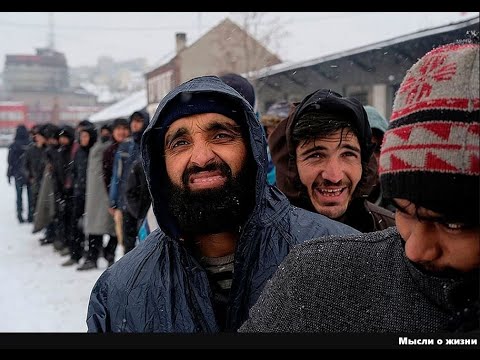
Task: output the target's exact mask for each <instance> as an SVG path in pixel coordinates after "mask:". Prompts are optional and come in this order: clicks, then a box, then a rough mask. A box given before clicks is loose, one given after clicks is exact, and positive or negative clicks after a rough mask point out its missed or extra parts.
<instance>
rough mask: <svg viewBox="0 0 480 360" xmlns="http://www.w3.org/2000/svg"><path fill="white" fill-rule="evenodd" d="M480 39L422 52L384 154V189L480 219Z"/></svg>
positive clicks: (455, 215) (452, 214) (401, 93)
mask: <svg viewBox="0 0 480 360" xmlns="http://www.w3.org/2000/svg"><path fill="white" fill-rule="evenodd" d="M479 61H480V59H479V44H478V42H477V43H470V42H469V43H453V44H448V45H444V46H441V47H439V48H436V49H434V50H432V51H430V52H429V53H427V54H426V55H424V56H423V57H422V58H421V59H420V60H419V61H418V62H417V63H416V64H414V65H413V66H412V67H411V68H410V70H409V71H408V72H407V74H406V76H405V78H404V79H403V81H402V84H401V85H400V88H399V90H398V92H397V94H396V96H395V101H394V104H393V112H392V116H391V119H390V124H389V127H388V130H387V132H386V133H385V136H384V142H383V145H382V150H381V155H380V167H379V172H380V179H381V183H382V187H383V192H384V196H386V197H388V198H402V199H408V200H410V201H412V202H413V203H415V204H416V205H417V206H422V207H425V208H427V209H430V210H433V211H436V212H438V213H440V214H444V215H446V216H448V217H449V218H450V219H456V220H458V221H461V222H468V223H473V224H478V223H479V207H480V206H479V189H480V181H479V180H480V146H479V145H480V122H479V118H480V116H479V115H480V99H479V91H480V90H479Z"/></svg>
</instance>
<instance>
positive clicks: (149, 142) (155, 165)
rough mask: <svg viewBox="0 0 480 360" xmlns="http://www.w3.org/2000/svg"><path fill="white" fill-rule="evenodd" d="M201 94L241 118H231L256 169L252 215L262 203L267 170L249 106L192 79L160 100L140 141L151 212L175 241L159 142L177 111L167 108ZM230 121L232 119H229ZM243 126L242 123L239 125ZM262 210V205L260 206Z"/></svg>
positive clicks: (224, 88)
mask: <svg viewBox="0 0 480 360" xmlns="http://www.w3.org/2000/svg"><path fill="white" fill-rule="evenodd" d="M200 93H203V94H205V95H209V96H212V97H213V98H215V97H220V98H222V99H223V100H225V101H229V102H231V103H230V104H228V106H230V105H231V106H232V108H234V109H235V110H237V111H240V112H242V113H243V114H238V113H236V114H235V117H236V118H237V121H239V122H240V125H241V126H242V127H244V128H245V129H247V131H248V134H249V138H248V139H247V142H248V145H249V147H250V151H251V154H252V155H253V158H254V160H255V164H256V166H257V169H256V195H255V197H256V205H255V209H254V211H253V212H254V213H255V212H257V211H261V209H260V208H261V207H262V199H264V198H265V196H264V193H265V191H266V187H267V175H266V169H267V166H268V161H267V152H266V147H267V144H266V140H265V137H264V135H263V131H262V127H261V125H260V122H259V121H258V119H257V117H256V116H255V113H254V111H253V109H252V107H251V105H250V104H249V103H248V102H247V101H246V100H245V99H244V98H243V97H242V96H240V94H239V93H237V92H236V91H235V90H233V89H232V88H231V87H230V86H228V85H226V84H225V83H224V82H223V81H221V80H220V78H218V77H216V76H203V77H198V78H194V79H192V80H190V81H188V82H186V83H184V84H182V85H180V86H179V87H177V88H176V89H174V90H172V91H171V92H170V93H169V94H168V95H167V96H165V97H164V98H163V100H162V101H161V102H160V104H159V105H158V107H157V110H156V111H155V114H154V116H153V118H152V120H151V121H150V123H149V125H148V127H147V129H146V130H145V132H144V134H143V136H142V141H141V145H140V148H141V156H142V164H143V167H144V170H145V175H146V179H147V184H148V187H149V190H150V194H151V197H152V200H153V201H152V205H153V211H154V213H155V217H156V219H157V222H158V224H159V226H160V228H161V229H162V230H163V231H164V232H165V233H166V234H167V235H169V236H171V237H173V238H175V239H178V238H179V236H180V232H179V229H178V227H177V226H176V221H175V220H174V219H173V217H172V215H171V214H170V213H169V211H168V207H167V206H165V204H166V202H167V196H166V189H167V187H166V186H165V180H166V179H165V177H164V175H163V174H165V173H166V170H165V160H164V157H163V138H164V136H165V132H166V129H167V128H168V126H169V125H170V123H171V118H172V115H173V112H176V111H178V107H175V106H171V105H172V103H173V104H176V102H178V101H182V99H185V98H189V96H191V95H194V94H200ZM232 117H233V116H232ZM242 122H244V123H242ZM263 206H264V205H263Z"/></svg>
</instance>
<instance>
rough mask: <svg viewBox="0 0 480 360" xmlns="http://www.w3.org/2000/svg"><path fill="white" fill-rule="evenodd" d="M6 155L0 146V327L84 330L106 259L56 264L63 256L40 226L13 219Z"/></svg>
mask: <svg viewBox="0 0 480 360" xmlns="http://www.w3.org/2000/svg"><path fill="white" fill-rule="evenodd" d="M7 155H8V149H6V148H0V332H85V331H86V330H87V326H86V322H85V319H86V314H87V305H88V299H89V297H90V292H91V290H92V287H93V285H94V284H95V281H96V280H97V279H98V277H99V276H100V275H101V274H102V272H103V271H104V270H105V269H106V268H107V262H106V260H105V259H103V258H101V259H99V261H98V269H93V270H88V271H77V270H76V266H70V267H62V266H61V264H62V263H63V262H64V261H66V260H67V259H68V257H62V256H60V255H59V254H58V253H57V252H55V251H54V250H53V246H52V245H45V246H40V244H39V242H38V239H39V238H41V237H43V231H42V232H38V233H36V234H32V227H33V226H32V224H30V223H24V224H20V223H19V222H18V221H17V216H16V205H15V198H16V195H15V185H14V182H13V179H12V185H8V182H7V178H6V174H7ZM24 197H25V198H26V195H25V196H24ZM25 203H26V199H25ZM25 208H26V206H24V209H25ZM24 217H26V211H25V210H24ZM120 252H121V249H120V247H118V248H117V259H118V257H119V253H120Z"/></svg>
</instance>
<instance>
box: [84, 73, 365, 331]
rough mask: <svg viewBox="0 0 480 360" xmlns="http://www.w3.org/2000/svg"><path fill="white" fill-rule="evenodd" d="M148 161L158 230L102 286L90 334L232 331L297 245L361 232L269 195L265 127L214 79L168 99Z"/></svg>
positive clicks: (152, 134)
mask: <svg viewBox="0 0 480 360" xmlns="http://www.w3.org/2000/svg"><path fill="white" fill-rule="evenodd" d="M141 156H142V161H143V167H144V170H145V174H146V178H147V183H148V186H149V189H150V194H151V196H152V204H153V209H154V212H155V216H156V218H157V221H158V223H159V226H160V228H159V229H157V230H155V231H153V232H152V233H151V234H150V235H149V236H148V238H147V239H146V240H145V241H144V242H142V243H141V244H140V245H139V246H137V247H136V248H134V249H133V250H132V251H130V252H129V253H128V254H126V255H125V256H123V257H122V258H121V259H120V260H119V261H118V262H117V263H115V264H114V265H112V266H111V267H110V268H108V269H107V270H106V271H105V272H104V273H103V274H102V275H101V276H100V278H99V279H98V281H97V283H96V284H95V286H94V288H93V290H92V293H91V297H90V302H89V306H88V314H87V325H88V331H89V332H177V333H178V332H205V333H214V332H219V331H235V330H236V329H238V328H239V327H240V325H241V324H242V323H243V322H244V321H245V320H246V319H247V317H248V310H249V309H250V307H251V306H252V305H253V304H254V303H255V301H256V300H257V298H258V296H259V295H260V292H261V290H262V289H263V287H264V286H265V284H266V282H267V280H268V279H270V278H271V276H272V275H273V273H274V272H275V270H276V269H277V266H278V265H279V263H280V262H281V261H282V259H283V258H284V257H285V256H286V255H287V254H288V252H289V251H290V249H291V248H292V247H293V246H294V245H296V244H299V243H301V242H303V241H305V240H308V239H311V238H314V237H318V236H323V235H333V234H337V235H347V234H355V233H358V232H357V231H356V230H354V229H352V228H350V227H348V226H346V225H343V224H341V223H338V222H335V221H333V220H330V219H328V218H326V217H324V216H323V215H320V214H315V213H311V212H308V211H305V210H302V209H299V208H296V207H293V206H292V205H291V204H290V203H289V201H288V200H287V198H286V197H285V196H284V195H283V194H282V193H281V192H280V191H279V190H278V189H277V188H275V187H271V186H269V185H268V184H267V180H266V174H265V172H266V170H267V154H266V144H265V137H264V135H263V133H262V127H261V125H260V122H259V121H258V119H257V118H256V116H255V114H254V112H253V109H252V107H251V106H250V104H249V103H248V102H247V101H246V100H245V99H244V98H243V97H242V96H241V95H240V94H239V93H237V92H236V91H235V90H234V89H232V88H231V87H230V86H228V85H226V84H225V83H224V82H222V81H221V80H220V79H219V78H218V77H215V76H203V77H199V78H194V79H192V80H190V81H188V82H186V83H184V84H182V85H180V86H178V87H177V88H176V89H174V90H172V91H171V92H170V93H169V94H168V95H167V96H166V97H165V98H164V99H163V100H162V102H161V103H160V104H159V106H158V108H157V110H156V113H155V115H154V117H153V119H152V121H151V122H150V124H149V126H148V128H147V129H146V131H145V133H144V135H143V137H142V143H141Z"/></svg>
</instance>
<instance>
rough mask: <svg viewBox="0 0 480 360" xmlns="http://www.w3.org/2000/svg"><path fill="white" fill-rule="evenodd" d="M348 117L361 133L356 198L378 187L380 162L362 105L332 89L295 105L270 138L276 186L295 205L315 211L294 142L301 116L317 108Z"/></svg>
mask: <svg viewBox="0 0 480 360" xmlns="http://www.w3.org/2000/svg"><path fill="white" fill-rule="evenodd" d="M320 108H321V109H325V110H326V111H328V112H333V113H341V114H345V115H346V116H348V117H349V118H351V119H352V124H353V126H354V127H355V128H356V129H357V131H358V142H359V143H360V149H361V158H362V178H361V179H360V182H359V183H358V184H357V187H356V188H355V192H354V194H353V199H356V198H366V197H367V196H368V194H370V191H371V190H372V188H373V186H374V185H375V181H376V178H375V174H376V171H377V163H376V160H375V157H374V156H372V153H373V145H372V142H371V138H372V131H371V129H370V125H369V123H368V118H367V114H366V112H365V109H364V108H363V106H362V105H361V104H360V102H359V101H358V100H357V99H355V98H348V97H342V96H341V95H340V94H338V93H336V92H334V91H332V90H329V89H320V90H317V91H315V92H313V93H311V94H309V95H307V96H306V97H305V98H304V99H303V100H302V102H300V103H295V104H293V109H292V110H291V111H290V114H289V116H288V117H287V118H286V119H284V120H283V121H282V122H280V124H278V126H277V127H276V129H275V130H274V131H273V132H272V134H271V135H270V138H269V140H268V144H269V147H270V152H271V157H272V161H273V163H274V164H275V167H276V176H277V186H278V187H279V189H280V190H282V192H283V193H284V194H285V195H287V197H288V198H289V199H290V201H291V202H292V204H293V205H296V206H298V207H301V208H304V209H307V210H310V211H314V212H316V210H315V208H314V207H313V205H312V203H311V201H310V199H309V197H308V193H307V190H306V188H305V187H304V186H303V185H302V184H301V182H300V179H299V175H298V169H297V164H296V155H295V153H296V149H295V146H294V144H293V141H292V132H293V128H294V126H295V124H296V123H297V121H298V119H299V118H300V116H301V115H302V114H305V113H308V112H313V111H315V110H317V109H320Z"/></svg>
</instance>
